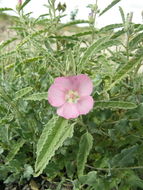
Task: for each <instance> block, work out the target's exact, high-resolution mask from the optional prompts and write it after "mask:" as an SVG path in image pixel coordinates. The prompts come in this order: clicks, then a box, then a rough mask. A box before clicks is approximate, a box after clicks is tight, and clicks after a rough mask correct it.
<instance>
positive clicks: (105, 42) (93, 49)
mask: <svg viewBox="0 0 143 190" xmlns="http://www.w3.org/2000/svg"><path fill="white" fill-rule="evenodd" d="M119 44H121V42H120V41H119V40H116V39H109V38H107V37H102V38H100V39H98V40H97V41H96V42H94V43H93V44H92V45H91V46H90V47H88V48H87V50H86V51H85V52H84V55H83V56H82V58H81V60H80V62H79V67H80V70H81V69H82V67H83V68H84V66H85V64H86V62H87V61H88V59H89V58H90V56H92V54H93V53H94V54H95V53H98V52H99V51H101V50H104V49H106V48H108V47H111V46H117V45H119Z"/></svg>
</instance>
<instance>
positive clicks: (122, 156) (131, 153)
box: [110, 145, 138, 167]
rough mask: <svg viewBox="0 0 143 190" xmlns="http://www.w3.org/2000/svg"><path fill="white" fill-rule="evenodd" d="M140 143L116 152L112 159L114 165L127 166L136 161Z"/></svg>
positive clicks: (111, 162)
mask: <svg viewBox="0 0 143 190" xmlns="http://www.w3.org/2000/svg"><path fill="white" fill-rule="evenodd" d="M137 151H138V145H134V146H132V147H129V148H126V149H123V150H122V151H121V153H119V154H116V155H115V157H113V158H112V159H111V161H110V164H111V166H112V167H125V166H129V165H130V164H133V163H134V159H135V156H136V153H137Z"/></svg>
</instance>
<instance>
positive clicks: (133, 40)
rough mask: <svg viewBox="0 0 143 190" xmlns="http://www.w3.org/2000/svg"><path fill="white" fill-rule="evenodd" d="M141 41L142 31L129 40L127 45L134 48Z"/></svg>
mask: <svg viewBox="0 0 143 190" xmlns="http://www.w3.org/2000/svg"><path fill="white" fill-rule="evenodd" d="M142 41H143V32H142V33H139V34H137V35H136V36H135V37H134V38H133V39H132V40H131V41H130V42H129V47H130V48H131V49H134V48H136V47H137V45H138V44H139V43H140V42H142Z"/></svg>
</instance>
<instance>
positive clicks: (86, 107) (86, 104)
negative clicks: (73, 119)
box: [77, 96, 94, 114]
mask: <svg viewBox="0 0 143 190" xmlns="http://www.w3.org/2000/svg"><path fill="white" fill-rule="evenodd" d="M93 104H94V101H93V98H92V97H91V96H84V97H82V98H81V99H80V100H79V101H78V103H77V108H78V111H79V114H87V113H88V112H89V111H90V110H91V109H92V108H93Z"/></svg>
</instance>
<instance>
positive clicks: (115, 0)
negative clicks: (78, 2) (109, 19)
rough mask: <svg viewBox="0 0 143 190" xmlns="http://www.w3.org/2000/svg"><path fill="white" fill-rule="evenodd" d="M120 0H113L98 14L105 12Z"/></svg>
mask: <svg viewBox="0 0 143 190" xmlns="http://www.w3.org/2000/svg"><path fill="white" fill-rule="evenodd" d="M120 1H121V0H114V1H112V3H111V4H110V5H108V6H107V7H106V8H105V9H104V10H103V11H102V12H101V13H100V15H99V16H101V15H103V14H104V13H105V12H107V11H108V10H109V9H111V8H112V7H113V6H115V5H116V4H117V3H119V2H120Z"/></svg>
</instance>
